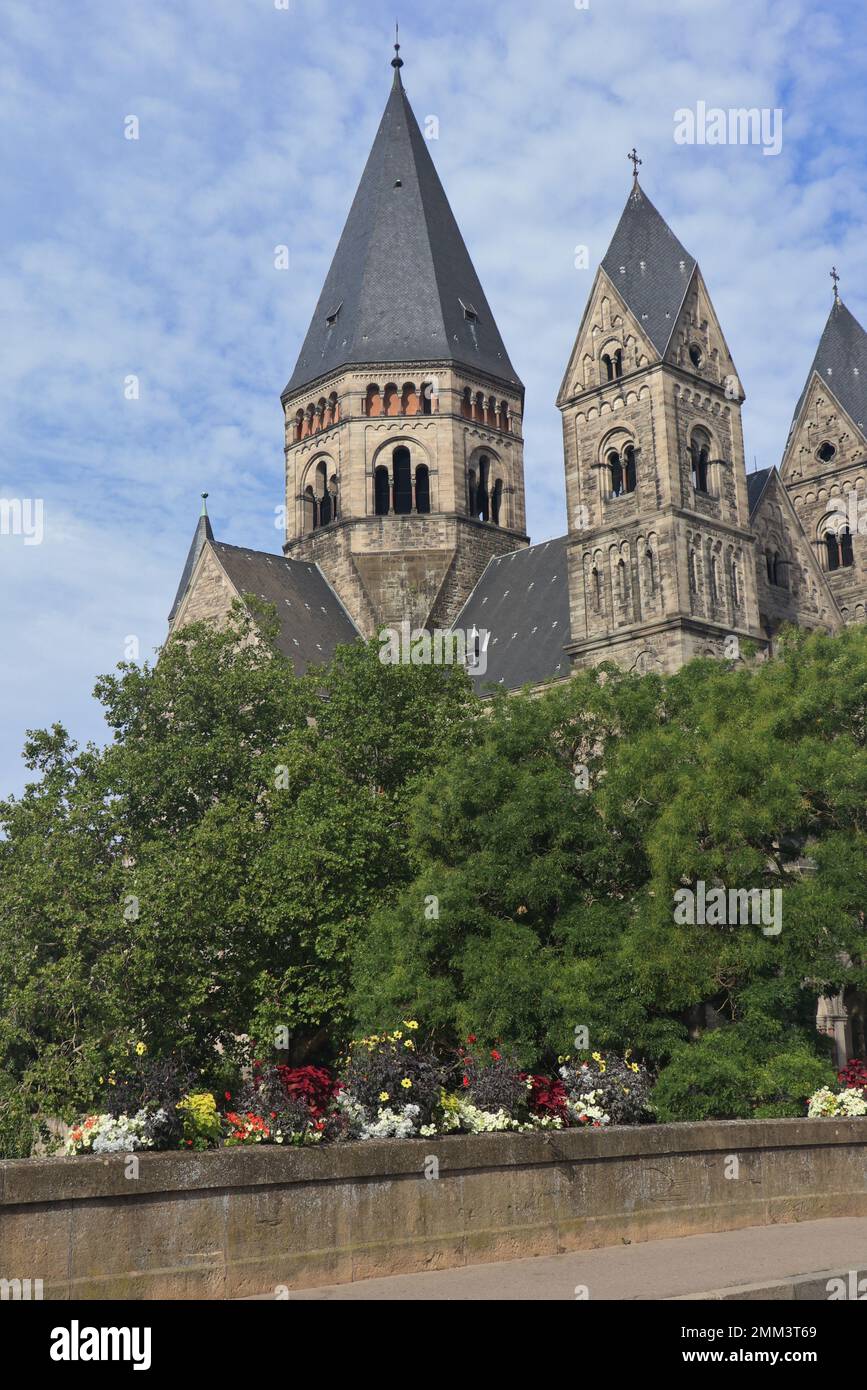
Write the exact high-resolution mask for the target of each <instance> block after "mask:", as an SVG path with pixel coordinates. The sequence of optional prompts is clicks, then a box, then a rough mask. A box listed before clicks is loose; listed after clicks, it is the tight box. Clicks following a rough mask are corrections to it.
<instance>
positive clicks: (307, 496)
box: [304, 483, 319, 531]
mask: <svg viewBox="0 0 867 1390" xmlns="http://www.w3.org/2000/svg"><path fill="white" fill-rule="evenodd" d="M318 520H319V513H318V509H317V506H316V495H315V493H314V491H313V488H312V487H311V485H310V484H309V483H308V485H307V487H306V488H305V489H304V530H305V531H315V530H316V526H317V523H318Z"/></svg>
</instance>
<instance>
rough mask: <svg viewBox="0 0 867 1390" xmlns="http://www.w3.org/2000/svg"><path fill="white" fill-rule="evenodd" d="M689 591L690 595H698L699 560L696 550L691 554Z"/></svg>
mask: <svg viewBox="0 0 867 1390" xmlns="http://www.w3.org/2000/svg"><path fill="white" fill-rule="evenodd" d="M689 589H690V593H693V594H697V593H698V560H697V559H696V554H695V551H694V550H691V551H690V552H689Z"/></svg>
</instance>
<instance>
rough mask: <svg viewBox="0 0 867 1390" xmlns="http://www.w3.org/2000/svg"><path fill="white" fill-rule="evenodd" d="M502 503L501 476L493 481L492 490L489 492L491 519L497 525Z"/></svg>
mask: <svg viewBox="0 0 867 1390" xmlns="http://www.w3.org/2000/svg"><path fill="white" fill-rule="evenodd" d="M502 505H503V480H502V478H498V479H497V481H496V482H495V483H494V487H493V491H492V492H491V521H492V522H493V523H494V525H495V526H499V524H500V510H501V508H502Z"/></svg>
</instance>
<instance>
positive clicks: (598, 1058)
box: [593, 1052, 602, 1062]
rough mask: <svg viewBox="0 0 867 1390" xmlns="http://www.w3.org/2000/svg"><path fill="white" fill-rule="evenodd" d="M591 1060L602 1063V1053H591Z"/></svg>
mask: <svg viewBox="0 0 867 1390" xmlns="http://www.w3.org/2000/svg"><path fill="white" fill-rule="evenodd" d="M593 1060H594V1062H601V1061H602V1053H601V1052H594V1053H593Z"/></svg>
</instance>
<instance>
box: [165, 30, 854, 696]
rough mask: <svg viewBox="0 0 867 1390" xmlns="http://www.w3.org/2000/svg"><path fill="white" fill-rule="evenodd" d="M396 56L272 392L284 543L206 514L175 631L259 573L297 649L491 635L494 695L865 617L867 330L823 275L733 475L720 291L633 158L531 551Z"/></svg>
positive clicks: (489, 380)
mask: <svg viewBox="0 0 867 1390" xmlns="http://www.w3.org/2000/svg"><path fill="white" fill-rule="evenodd" d="M402 66H403V64H402V62H401V59H400V56H399V53H398V54H397V55H396V57H395V58H394V60H393V68H394V76H393V83H392V88H391V91H390V94H389V97H388V101H387V104H386V107H385V111H384V113H383V117H382V120H381V122H380V125H379V129H378V131H377V133H376V137H375V139H374V142H373V146H372V148H371V152H370V156H369V158H368V161H367V164H366V166H365V169H364V172H363V174H362V177H361V181H360V183H359V186H358V190H357V192H356V195H355V198H354V200H353V203H352V206H351V208H350V211H349V215H348V217H347V221H346V225H345V227H344V230H343V233H342V235H341V238H340V241H339V243H338V246H337V250H336V252H335V255H334V259H333V261H332V264H331V268H330V270H329V272H328V276H327V278H326V281H325V284H324V286H323V289H322V293H321V294H320V296H319V301H318V303H317V305H316V309H315V311H314V314H313V318H312V320H311V323H310V327H309V329H308V332H307V335H306V337H305V339H304V342H303V344H302V347H301V351H300V353H299V357H298V361H297V363H296V365H295V368H294V370H293V372H292V375H291V376H290V378H289V381H288V382H287V384H286V387H285V389H284V391H283V393H282V396H281V402H282V407H283V415H284V436H285V437H284V450H285V494H284V504H285V517H286V527H285V539H284V544H283V549H282V554H280V555H269V554H266V553H264V552H259V551H252V550H248V549H245V548H243V547H236V546H231V545H229V544H226V543H222V542H219V543H218V542H217V541H216V540H215V538H214V535H213V532H212V530H211V525H210V522H209V520H208V518H207V516H206V515H203V516H202V517H201V518H200V521H199V525H198V527H197V529H196V533H195V536H194V539H193V544H192V546H191V548H190V553H189V555H188V557H187V563H186V566H185V569H184V573H183V575H182V578H181V583H180V586H179V589H178V593H177V597H176V599H175V603H174V605H173V608H172V612H171V616H170V620H169V622H170V630H171V631H173V630H175V629H176V628H177V627H178V626H179V625H181V624H183V623H187V622H190V621H192V620H193V619H195V618H202V617H208V618H212V619H216V620H220V619H221V618H223V617H224V616H225V615H226V613H227V612H228V609H229V606H230V604H231V602H232V600H233V598H235V597H240V596H242V595H243V594H244V593H253V594H256V595H257V596H259V597H264V598H268V599H269V600H270V601H271V602H273V603H274V604H275V606H276V607H277V611H278V616H279V619H280V634H281V635H280V645H281V649H282V650H283V651H284V652H285V654H286V655H287V656H288V657H289V658H290V659H291V660H292V661H293V662H294V663H295V665H296V668H297V669H298V670H303V669H305V667H306V666H307V665H309V664H311V663H317V662H319V661H323V660H327V659H328V657H329V656H330V655H331V653H332V652H333V650H334V648H335V646H336V645H338V644H339V643H340V642H345V641H347V640H353V639H354V638H355V637H357V636H362V637H371V636H374V635H376V634H377V633H378V632H379V631H380V630H381V629H382V628H383V627H396V626H398V625H399V624H401V623H405V622H408V623H409V624H410V625H411V627H413V628H416V627H418V628H422V627H424V628H428V629H436V628H441V629H444V628H446V629H447V628H450V627H454V628H458V629H461V630H464V631H467V632H470V633H472V634H474V636H475V637H476V641H477V642H478V640H479V639H478V634H480V633H482V634H484V641H485V645H486V662H485V663H484V666H485V670H484V673H483V674H482V673H481V672H480V674H479V675H478V676H477V677H476V678H475V679H476V680H477V684H478V687H479V690H480V693H482V694H484V693H485V689H486V688H488V689H489V688H491V687H492V686H498V685H499V686H500V687H505V688H506V689H517V688H520V687H521V686H524V685H531V686H534V687H537V686H540V685H543V684H545V683H546V682H548V681H552V680H562V679H566V678H568V675H569V673H570V671H572V670H575V669H578V668H584V667H588V666H593V665H596V664H598V663H599V662H601V661H614V662H616V663H618V664H619V665H621V666H623V667H625V668H626V669H629V670H635V671H639V672H644V671H652V670H657V671H663V672H671V671H675V670H677V669H678V667H680V666H681V665H682V664H683V663H684V662H686V661H688V660H690V658H692V657H694V656H698V655H712V656H721V657H731V656H732V655H733V654H734V655H736V654H737V653H738V651H739V650H740V645H739V644H740V643H741V641H745V642H749V643H751V644H752V645H753V646H754V647H756V648H758V649H759V650H760V651H767V650H769V649H771V648H772V646H773V642H774V639H775V636H776V634H777V633H778V631H779V630H780V628H781V627H782V626H783V625H784V624H786V623H794V624H796V625H798V626H801V627H808V628H819V629H822V630H824V631H830V632H833V631H835V630H836V629H838V628H839V627H840V626H841V625H842V624H844V623H847V622H860V621H863V619H864V616H865V606H867V546H865V544H864V542H863V539H862V537H861V532H863V531H865V530H867V516H865V513H864V508H867V500H863V499H865V497H867V494H865V472H867V431H865V422H867V335H865V333H864V331H863V329H862V328H861V327H860V325H859V324H858V323H857V321H856V320H855V319H854V318H853V316H852V315H851V313H850V312H849V310H848V309H847V308H846V307H845V306H844V305H843V303H842V301H840V299H839V298H838V296H837V292H836V288H835V292H834V302H833V305H832V308H831V313H830V315H829V318H828V322H827V324H826V326H825V330H824V333H823V334H822V337H821V341H820V343H819V347H818V350H817V353H816V357H815V360H814V362H813V365H812V367H811V369H810V372H809V374H808V377H807V382H806V385H805V387H804V391H803V393H802V396H801V399H800V401H799V402H798V404H797V407H796V409H795V415H794V419H793V423H792V428H791V432H790V435H789V440H788V442H787V444H786V448H785V451H784V454H783V458H782V462H781V466H780V468H779V470H778V469H776V468H765V469H762V470H760V471H758V472H753V473H750V474H748V473H747V472H746V468H745V461H744V446H743V434H742V426H741V408H742V405H743V400H744V394H743V390H742V387H741V382H740V378H739V376H738V373H737V368H736V366H735V363H734V362H733V360H732V356H731V353H730V351H729V348H728V345H727V343H726V339H725V335H724V332H723V328H722V325H721V324H720V322H719V319H718V317H717V314H716V312H715V310H714V306H713V302H712V300H711V297H710V292H709V290H708V287H707V285H706V283H705V281H704V278H703V276H702V273H701V270H700V268H699V265H698V263H697V262H696V260H695V259H694V257H693V256H692V255H691V254H690V252H689V251H687V250H686V249H685V247H684V246H683V245H682V244H681V243H680V241H679V240H678V239H677V237H676V236H675V234H674V232H673V231H672V230H671V228H670V227H669V226H668V225H667V223H666V222H665V220H664V218H663V217H662V216H661V214H660V213H659V212H658V211H657V210H656V208H655V207H654V205H653V204H652V202H651V201H650V199H649V198H648V196H647V194H646V193H645V192H644V190H643V188H642V187H641V185H640V183H639V181H638V177H637V174H636V175H635V177H634V179H633V185H632V188H631V189H630V191H629V195H628V197H627V201H626V205H625V207H624V210H623V214H622V216H621V218H620V221H619V223H618V226H617V228H616V230H615V232H614V235H613V237H612V240H611V244H610V246H609V248H608V251H607V252H606V255H605V257H604V259H603V260H602V263H601V264H600V266H599V268H598V270H597V272H596V276H595V279H594V282H593V286H592V289H591V291H590V296H589V299H588V302H587V307H586V309H585V312H584V316H583V318H582V320H581V323H580V325H579V328H578V333H577V337H576V340H575V345H574V348H573V350H572V354H571V356H570V359H569V362H568V365H567V367H566V372H565V375H564V377H563V381H562V384H561V387H560V391H559V395H558V397H557V404H558V407H559V409H560V411H561V414H562V419H563V452H564V465H565V485H566V503H567V517H568V531H567V534H566V535H565V536H563V537H559V538H557V539H556V540H552V541H545V542H542V543H541V544H539V545H530V543H529V539H528V536H527V534H526V514H525V498H524V461H523V437H522V416H523V408H524V388H523V385H522V383H521V381H520V378H519V377H518V375H517V372H516V371H515V368H514V366H513V365H512V362H511V360H510V357H509V354H508V352H507V349H506V347H505V344H504V343H503V340H502V338H501V336H500V332H499V329H498V328H497V324H496V321H495V319H494V316H493V313H492V311H491V308H490V306H489V304H488V301H487V298H486V296H485V293H484V290H483V288H482V286H481V282H480V280H479V277H478V275H477V273H476V270H475V268H474V266H473V264H472V261H471V259H470V256H469V253H468V251H467V248H466V246H465V244H464V241H463V238H462V236H461V233H460V230H459V228H458V225H457V223H456V221H455V218H454V215H453V213H452V210H451V208H450V206H449V203H448V199H447V197H446V194H445V192H444V190H443V187H442V184H441V183H440V180H439V177H438V175H437V173H436V169H435V167H434V164H433V161H432V159H431V156H430V152H429V149H428V145H427V143H426V141H425V139H424V137H423V135H422V133H421V131H420V130H419V127H418V124H417V122H416V119H415V116H414V114H413V112H412V108H411V106H410V104H409V100H408V98H407V95H406V92H405V90H404V87H403V82H402V77H401V68H402ZM859 522H860V525H859Z"/></svg>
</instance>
